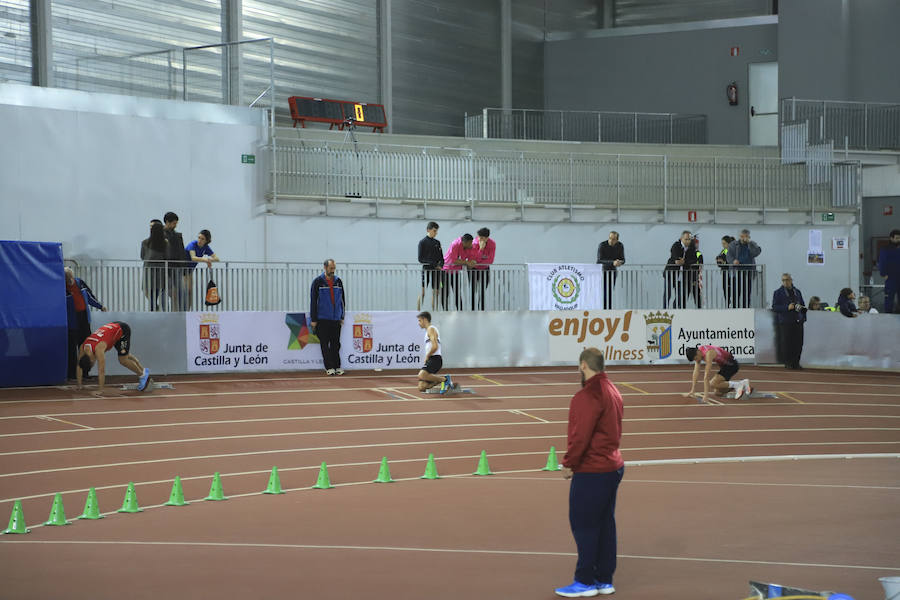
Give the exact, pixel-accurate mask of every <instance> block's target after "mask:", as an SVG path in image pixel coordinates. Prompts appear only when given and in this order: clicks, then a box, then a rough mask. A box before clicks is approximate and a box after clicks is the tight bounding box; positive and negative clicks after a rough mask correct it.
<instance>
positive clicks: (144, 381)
mask: <svg viewBox="0 0 900 600" xmlns="http://www.w3.org/2000/svg"><path fill="white" fill-rule="evenodd" d="M149 383H150V369H144V374H143V375H141V378H140V379H139V380H138V391H140V392H143V391H144V390H146V389H147V385H148V384H149Z"/></svg>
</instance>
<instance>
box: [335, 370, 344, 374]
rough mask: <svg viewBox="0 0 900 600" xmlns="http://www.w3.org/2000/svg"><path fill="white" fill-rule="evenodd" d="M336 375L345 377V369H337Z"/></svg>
mask: <svg viewBox="0 0 900 600" xmlns="http://www.w3.org/2000/svg"><path fill="white" fill-rule="evenodd" d="M334 374H335V375H343V374H344V370H343V369H335V370H334Z"/></svg>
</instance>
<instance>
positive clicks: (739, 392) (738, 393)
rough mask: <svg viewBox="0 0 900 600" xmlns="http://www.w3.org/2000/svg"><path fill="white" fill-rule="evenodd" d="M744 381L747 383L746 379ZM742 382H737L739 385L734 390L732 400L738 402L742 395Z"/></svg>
mask: <svg viewBox="0 0 900 600" xmlns="http://www.w3.org/2000/svg"><path fill="white" fill-rule="evenodd" d="M744 381H747V380H746V379H745V380H744ZM744 381H740V382H738V383H739V384H740V385H739V386H738V387H737V388H736V389H735V390H734V399H735V400H740V399H741V397H743V395H744Z"/></svg>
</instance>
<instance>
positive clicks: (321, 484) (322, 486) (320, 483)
mask: <svg viewBox="0 0 900 600" xmlns="http://www.w3.org/2000/svg"><path fill="white" fill-rule="evenodd" d="M333 487H334V486H333V485H331V478H330V477H328V465H326V464H325V463H324V462H323V463H322V466H321V467H320V468H319V479H318V480H317V481H316V485H314V486H313V489H314V490H328V489H331V488H333Z"/></svg>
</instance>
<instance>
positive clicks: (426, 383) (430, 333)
mask: <svg viewBox="0 0 900 600" xmlns="http://www.w3.org/2000/svg"><path fill="white" fill-rule="evenodd" d="M416 318H417V319H418V320H419V327H421V328H422V329H424V330H425V364H424V365H423V366H422V369H421V370H420V371H419V391H420V392H424V391H426V390H430V389H431V388H433V387H435V386H438V385H439V386H441V389H440V393H442V394H446V393H447V392H448V391H450V390H453V389H456V388H457V387H459V386H458V385H457V384H455V383H453V381H452V380H451V379H450V376H449V375H438V374H437V373H438V371H440V370H441V367H442V366H444V359H443V358H442V357H441V338H440V333H439V332H438V330H437V327H435V326H434V325H432V324H431V313H430V312H427V311H426V312H420V313H419V314H418V315H416Z"/></svg>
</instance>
